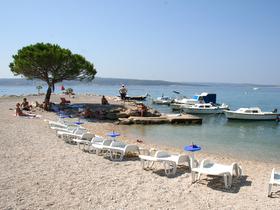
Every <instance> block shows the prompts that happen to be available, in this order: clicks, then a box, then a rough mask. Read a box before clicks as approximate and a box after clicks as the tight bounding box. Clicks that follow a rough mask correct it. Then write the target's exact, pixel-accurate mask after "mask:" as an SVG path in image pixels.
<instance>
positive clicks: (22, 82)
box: [0, 77, 279, 87]
mask: <svg viewBox="0 0 280 210" xmlns="http://www.w3.org/2000/svg"><path fill="white" fill-rule="evenodd" d="M123 83H124V84H126V85H183V86H213V85H214V86H224V85H226V86H240V85H242V86H253V87H279V86H277V85H260V84H245V83H243V84H240V83H239V84H238V83H211V82H209V83H199V82H169V81H164V80H139V79H121V78H101V77H96V78H95V79H94V80H93V81H91V82H86V81H82V82H81V81H77V80H74V81H64V82H63V84H65V85H67V86H71V85H73V86H76V85H85V84H88V85H90V84H96V85H117V86H119V85H121V84H123ZM0 85H2V86H27V85H30V86H36V85H44V86H45V85H46V83H45V82H43V81H41V80H27V79H22V78H17V79H14V78H13V79H1V78H0ZM58 85H60V84H58Z"/></svg>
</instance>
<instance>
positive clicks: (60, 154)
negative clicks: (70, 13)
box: [0, 95, 280, 209]
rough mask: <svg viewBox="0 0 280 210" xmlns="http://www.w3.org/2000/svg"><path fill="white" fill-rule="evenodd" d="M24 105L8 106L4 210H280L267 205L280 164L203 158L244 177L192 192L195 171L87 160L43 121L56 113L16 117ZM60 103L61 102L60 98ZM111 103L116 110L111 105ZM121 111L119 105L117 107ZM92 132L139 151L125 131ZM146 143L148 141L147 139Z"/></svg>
mask: <svg viewBox="0 0 280 210" xmlns="http://www.w3.org/2000/svg"><path fill="white" fill-rule="evenodd" d="M22 98H23V97H15V96H13V97H1V98H0V109H1V112H0V134H1V138H0V139H1V140H0V141H1V142H0V145H1V150H0V159H1V162H0V170H1V173H0V209H79V208H80V209H279V207H280V193H279V188H274V191H275V190H277V189H278V194H274V198H268V197H267V190H268V181H269V178H270V173H271V169H272V168H273V167H276V168H279V169H280V163H279V164H275V163H273V164H270V163H266V162H255V161H249V160H244V159H243V160H237V159H232V158H230V157H226V156H218V155H212V154H207V151H201V152H199V153H197V154H196V157H197V158H198V159H199V160H201V159H203V158H210V159H212V160H215V161H217V162H219V163H225V164H231V163H232V162H238V163H239V164H240V165H241V166H242V168H243V173H244V175H243V176H242V178H241V179H238V180H235V181H234V182H233V186H232V188H231V189H229V190H226V189H224V184H223V180H222V179H221V178H214V179H213V178H210V177H208V178H207V177H205V176H203V177H202V180H201V181H200V182H199V183H195V184H191V174H190V171H189V170H188V169H187V168H185V167H181V168H179V169H178V172H177V174H176V176H174V177H172V178H168V177H166V176H165V175H164V171H163V170H162V166H161V165H158V167H157V170H154V171H146V170H143V169H142V168H141V166H140V161H139V160H135V159H129V158H127V159H125V160H124V161H122V162H112V161H110V160H108V159H105V158H103V157H101V156H97V155H95V154H90V153H86V152H83V151H82V150H80V149H79V148H78V147H77V146H75V145H70V144H66V143H64V142H63V141H62V140H61V139H59V138H58V137H57V136H56V134H55V132H54V131H53V130H51V129H50V128H49V127H48V124H47V123H46V122H45V121H44V120H43V119H53V120H57V116H56V115H55V113H52V112H43V111H37V112H36V113H37V114H40V115H42V117H41V118H40V119H26V118H22V117H15V116H14V110H10V108H13V109H14V108H15V104H16V103H17V102H21V101H22ZM28 100H29V101H40V102H41V101H42V100H43V96H28ZM52 100H53V101H54V102H59V96H55V95H53V96H52ZM70 100H71V101H72V102H81V103H84V102H87V103H94V102H95V103H97V102H98V103H100V96H76V98H74V99H72V98H71V99H70ZM109 102H110V103H115V102H114V101H112V100H109ZM116 103H118V102H116ZM84 127H86V128H87V129H89V130H90V131H92V132H94V133H96V134H99V135H106V133H107V132H109V131H112V130H114V131H119V132H121V133H122V134H123V135H122V136H121V138H120V139H121V140H123V141H126V142H132V143H135V144H136V143H137V142H136V141H137V139H133V138H131V135H130V134H129V129H128V130H127V129H125V130H123V129H122V126H119V125H116V124H113V123H107V122H106V123H105V122H91V123H86V124H85V125H84ZM139 139H141V140H144V142H145V139H143V138H142V137H141V136H139ZM137 144H138V145H139V146H141V147H144V148H151V147H154V148H157V149H163V150H167V151H170V152H180V153H184V152H183V151H182V150H179V149H176V148H171V147H165V146H159V145H148V144H145V143H142V144H140V143H137Z"/></svg>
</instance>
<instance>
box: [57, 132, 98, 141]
mask: <svg viewBox="0 0 280 210" xmlns="http://www.w3.org/2000/svg"><path fill="white" fill-rule="evenodd" d="M94 136H95V135H94V134H93V133H89V132H84V133H78V132H76V133H63V134H62V139H63V140H64V141H65V142H66V143H76V142H75V141H73V140H74V139H81V140H87V141H90V140H91V139H92V138H94Z"/></svg>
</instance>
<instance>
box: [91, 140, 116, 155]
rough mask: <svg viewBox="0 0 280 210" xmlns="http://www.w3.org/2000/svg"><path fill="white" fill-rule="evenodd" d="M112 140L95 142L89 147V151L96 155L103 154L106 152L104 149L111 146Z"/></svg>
mask: <svg viewBox="0 0 280 210" xmlns="http://www.w3.org/2000/svg"><path fill="white" fill-rule="evenodd" d="M112 142H113V140H112V139H104V140H103V141H96V142H93V143H92V144H91V145H90V149H89V150H90V151H93V152H95V153H96V154H97V155H101V154H103V153H104V154H105V153H106V152H107V151H108V150H107V149H106V147H107V146H110V145H111V144H112Z"/></svg>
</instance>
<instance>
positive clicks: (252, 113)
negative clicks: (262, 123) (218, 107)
mask: <svg viewBox="0 0 280 210" xmlns="http://www.w3.org/2000/svg"><path fill="white" fill-rule="evenodd" d="M224 112H225V115H226V117H227V118H228V119H237V120H277V119H278V117H279V114H278V113H277V110H276V109H275V110H274V111H273V112H263V111H262V110H261V109H260V108H259V107H250V108H240V109H238V110H236V111H224Z"/></svg>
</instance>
